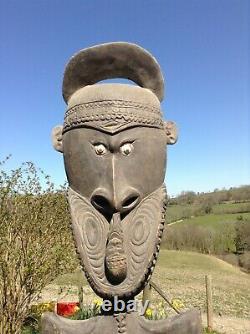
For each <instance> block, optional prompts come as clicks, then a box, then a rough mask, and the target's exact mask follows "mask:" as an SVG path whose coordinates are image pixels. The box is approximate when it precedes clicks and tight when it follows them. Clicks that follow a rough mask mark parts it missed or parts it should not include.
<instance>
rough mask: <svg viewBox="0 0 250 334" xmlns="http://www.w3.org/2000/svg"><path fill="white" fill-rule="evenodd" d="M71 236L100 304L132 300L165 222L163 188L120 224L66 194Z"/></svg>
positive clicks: (147, 271) (153, 256)
mask: <svg viewBox="0 0 250 334" xmlns="http://www.w3.org/2000/svg"><path fill="white" fill-rule="evenodd" d="M68 201H69V206H70V211H71V217H72V228H73V235H74V239H75V243H76V247H77V250H78V254H79V256H80V260H81V263H82V265H83V269H84V271H85V275H86V277H87V279H88V281H89V283H90V285H91V287H92V289H93V290H94V291H95V292H96V293H97V294H98V295H99V296H100V297H102V298H112V297H114V296H118V297H120V298H123V297H133V296H135V295H136V294H138V293H139V292H140V291H141V289H142V288H143V286H144V284H145V283H146V281H147V280H148V279H149V278H150V276H151V274H152V272H153V268H154V265H155V263H156V258H157V255H158V251H159V244H160V241H161V236H162V232H163V225H164V221H165V207H166V191H165V187H164V186H162V187H161V188H159V189H157V190H156V191H154V192H153V193H151V194H150V195H149V196H147V197H146V198H145V199H143V200H142V201H141V203H140V204H139V205H138V206H137V207H136V208H135V209H134V210H132V211H131V212H130V213H129V214H128V215H127V216H126V217H125V218H124V219H123V220H121V218H120V214H119V213H115V214H114V215H113V217H112V220H111V222H110V223H109V222H108V221H107V220H106V219H105V218H104V216H102V215H101V214H100V213H99V212H98V211H97V210H96V209H95V208H94V207H93V206H92V205H91V203H90V202H89V201H88V200H87V199H86V198H84V197H82V196H81V195H80V194H78V193H76V192H75V191H73V190H72V189H69V192H68Z"/></svg>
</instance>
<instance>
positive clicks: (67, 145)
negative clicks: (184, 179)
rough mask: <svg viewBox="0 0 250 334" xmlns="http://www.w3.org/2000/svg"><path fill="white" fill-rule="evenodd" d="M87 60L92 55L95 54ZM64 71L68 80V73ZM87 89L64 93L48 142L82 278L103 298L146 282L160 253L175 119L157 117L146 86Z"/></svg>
mask: <svg viewBox="0 0 250 334" xmlns="http://www.w3.org/2000/svg"><path fill="white" fill-rule="evenodd" d="M114 44H116V43H114ZM114 44H112V46H114ZM117 44H119V43H117ZM120 44H125V49H126V48H127V47H128V45H130V44H126V43H120ZM106 46H107V45H106ZM106 46H105V47H106ZM130 46H131V45H130ZM103 47H104V46H103ZM105 47H104V49H105ZM123 47H124V45H123ZM123 47H122V50H123V51H124V48H123ZM97 48H98V47H97ZM120 48H121V45H120V46H119V47H118V49H119V50H120ZM133 48H135V46H133ZM133 48H132V49H133ZM136 48H138V47H136ZM92 49H93V48H92ZM98 50H99V51H100V49H98ZM98 50H97V51H98ZM112 50H113V51H114V49H112ZM119 50H118V51H119ZM133 50H134V49H133ZM92 51H93V50H92ZM109 51H110V50H106V53H105V57H107V55H109V54H110V52H109ZM120 51H121V50H120ZM136 52H138V50H137V49H136ZM140 52H142V51H141V50H140ZM83 53H84V57H85V58H84V57H83V58H84V59H85V60H86V50H85V51H83ZM118 53H119V52H118ZM129 56H131V50H130V52H129ZM144 56H145V54H144ZM76 57H77V56H76ZM98 57H99V56H98ZM98 57H97V58H98ZM102 57H104V56H103V55H102ZM105 57H104V58H105ZM116 57H118V56H117V55H116ZM147 57H148V54H146V58H147ZM150 57H151V56H150ZM80 58H81V57H80ZM87 58H88V57H87ZM118 58H119V57H118ZM73 59H74V58H73ZM89 59H91V60H89V61H90V62H93V59H95V56H94V54H93V52H91V58H89ZM98 59H99V58H98ZM105 59H106V58H105ZM74 61H75V63H74ZM74 61H73V65H74V66H76V67H77V66H78V65H76V64H79V62H78V60H77V61H76V60H74ZM150 61H152V58H150ZM80 63H81V64H82V62H80ZM108 63H109V62H108ZM144 63H145V62H144ZM92 65H93V64H92ZM151 65H152V64H151ZM74 66H73V70H74ZM81 66H82V65H81ZM124 66H125V65H124V64H123V67H124ZM118 67H119V66H118ZM69 68H70V70H69V69H68V72H69V74H67V69H66V73H65V76H66V79H67V76H68V77H70V75H71V77H72V66H71V67H69ZM77 68H78V71H79V66H78V67H77ZM86 68H87V67H86ZM94 68H95V69H96V63H95V64H94ZM120 68H122V66H120V67H119V69H120ZM137 70H138V69H137V67H136V71H137ZM126 71H127V68H126ZM73 72H74V71H73ZM77 73H78V72H77ZM119 73H120V72H119ZM141 73H143V71H141ZM113 74H114V73H113ZM116 74H117V73H116ZM102 76H103V74H102ZM71 77H70V78H71ZM97 77H98V75H97ZM104 77H105V76H104ZM106 77H107V76H106ZM111 77H112V76H111ZM78 79H79V78H78ZM80 79H81V80H83V78H80ZM85 79H86V78H85ZM97 79H100V77H98V78H97ZM132 79H133V78H132ZM71 80H73V79H72V78H71ZM81 80H80V81H81ZM93 81H95V80H93ZM135 81H136V80H135ZM137 81H138V80H137ZM66 83H67V84H65V86H66V87H67V89H66V92H65V91H64V96H69V95H70V93H69V91H70V90H72V85H73V84H71V85H70V84H69V82H68V81H67V80H66ZM92 83H93V82H92ZM81 86H84V85H83V84H81ZM91 87H92V88H91ZM91 87H90V86H87V87H86V88H81V89H78V90H76V93H74V94H73V95H72V92H71V96H70V98H68V97H67V101H68V111H67V113H66V116H65V123H64V127H63V128H61V127H57V128H56V129H55V130H54V133H53V144H54V147H55V148H56V149H57V150H58V151H61V152H63V155H64V163H65V170H66V174H67V178H68V181H69V186H70V188H69V193H68V200H69V206H70V211H71V216H72V227H73V233H74V238H75V242H76V246H77V250H78V253H79V256H80V259H81V262H82V265H83V268H84V271H85V274H86V277H87V279H88V281H89V283H90V285H91V287H92V288H93V290H94V291H95V292H96V293H97V294H98V295H99V296H101V297H103V298H112V297H114V296H115V295H117V296H119V298H129V297H133V296H134V295H136V294H137V293H139V292H140V290H141V289H142V287H143V285H144V284H145V283H146V281H147V280H148V279H149V277H150V275H151V273H152V271H153V268H154V265H155V262H156V258H157V255H158V251H159V244H160V239H161V235H162V231H163V224H164V220H165V205H166V193H165V188H164V186H163V182H164V176H165V165H166V144H167V143H171V144H172V143H174V142H175V141H176V131H175V127H174V124H173V123H171V122H165V123H164V122H163V121H162V115H161V113H160V109H159V100H158V99H157V97H156V96H155V95H154V94H153V93H152V92H151V91H149V90H148V89H144V88H138V87H133V86H126V85H116V84H114V85H110V86H108V85H103V86H101V85H99V86H91ZM95 87H96V88H95ZM69 88H70V89H69ZM78 88H79V87H78ZM75 89H76V88H75ZM156 90H157V89H156ZM68 99H69V100H68Z"/></svg>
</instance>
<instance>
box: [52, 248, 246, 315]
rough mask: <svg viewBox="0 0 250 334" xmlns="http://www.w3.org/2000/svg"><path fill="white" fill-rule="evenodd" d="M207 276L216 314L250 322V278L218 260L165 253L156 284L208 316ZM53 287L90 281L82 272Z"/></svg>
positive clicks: (178, 252)
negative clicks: (206, 309)
mask: <svg viewBox="0 0 250 334" xmlns="http://www.w3.org/2000/svg"><path fill="white" fill-rule="evenodd" d="M207 274H209V275H211V276H212V283H213V300H214V309H215V314H219V313H220V314H221V315H230V316H237V317H245V318H250V308H249V300H250V289H249V286H250V275H248V274H245V273H243V272H241V271H240V269H238V268H237V267H234V266H232V265H230V264H228V263H226V262H224V261H222V260H219V259H217V258H216V257H213V256H210V255H203V254H199V253H195V252H182V251H169V250H164V249H163V250H161V251H160V256H159V260H158V263H157V265H156V268H155V272H154V274H153V277H152V280H153V281H154V282H155V283H156V284H158V285H159V286H160V287H161V288H162V290H163V291H164V292H165V293H166V294H167V295H168V297H169V299H175V298H177V299H180V300H181V301H182V302H183V303H184V305H185V308H187V309H188V308H191V307H198V308H200V309H201V310H202V311H203V312H204V311H205V275H207ZM53 284H57V285H64V286H66V285H85V286H86V281H85V280H84V279H83V278H82V273H80V272H79V271H78V272H76V273H73V274H68V275H63V276H61V277H59V278H58V279H57V280H56V281H55V282H54V283H53ZM89 297H91V296H88V298H89ZM91 298H95V297H94V294H93V295H92V297H91ZM152 300H153V305H157V304H158V303H159V301H160V300H162V299H161V297H160V296H159V295H158V294H157V293H156V292H153V295H152ZM169 312H170V313H171V310H170V309H169Z"/></svg>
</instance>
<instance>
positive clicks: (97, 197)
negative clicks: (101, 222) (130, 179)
mask: <svg viewBox="0 0 250 334" xmlns="http://www.w3.org/2000/svg"><path fill="white" fill-rule="evenodd" d="M139 202H140V194H139V192H138V191H137V190H136V189H134V188H132V187H129V186H127V187H126V188H125V189H122V190H121V191H120V192H119V189H116V192H113V193H112V192H111V191H109V190H108V189H105V188H98V189H96V190H95V191H94V192H93V194H92V196H91V203H92V205H94V207H95V208H96V209H97V210H98V211H100V212H101V213H102V214H104V215H105V216H106V217H109V218H111V217H112V215H113V214H114V212H120V213H128V212H130V211H131V210H132V209H133V208H135V207H136V205H137V204H138V203H139Z"/></svg>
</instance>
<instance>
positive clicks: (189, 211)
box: [166, 202, 250, 223]
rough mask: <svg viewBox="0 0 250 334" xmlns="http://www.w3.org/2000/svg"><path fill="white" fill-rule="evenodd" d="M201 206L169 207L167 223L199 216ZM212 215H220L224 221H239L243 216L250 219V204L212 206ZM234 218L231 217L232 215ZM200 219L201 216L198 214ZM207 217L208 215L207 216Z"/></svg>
mask: <svg viewBox="0 0 250 334" xmlns="http://www.w3.org/2000/svg"><path fill="white" fill-rule="evenodd" d="M199 208H200V205H198V204H191V205H169V206H168V208H167V218H166V221H167V223H172V222H175V221H178V220H180V219H187V218H190V217H192V216H197V211H198V210H199ZM210 214H212V215H215V216H216V215H219V216H220V217H221V218H222V220H223V221H225V220H227V219H229V220H231V218H232V219H233V218H235V220H237V216H239V215H242V216H243V217H245V218H250V202H245V203H230V202H229V203H223V204H215V205H213V206H212V211H211V213H210ZM231 214H232V216H229V215H231ZM198 216H199V217H200V215H199V214H198ZM205 216H207V215H205Z"/></svg>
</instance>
